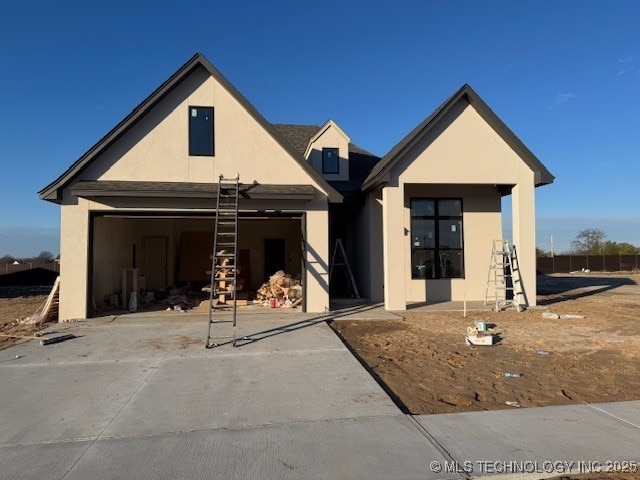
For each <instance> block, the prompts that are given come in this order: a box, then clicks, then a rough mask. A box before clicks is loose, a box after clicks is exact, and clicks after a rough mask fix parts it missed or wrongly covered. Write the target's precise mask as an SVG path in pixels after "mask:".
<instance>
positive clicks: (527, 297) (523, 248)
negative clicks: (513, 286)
mask: <svg viewBox="0 0 640 480" xmlns="http://www.w3.org/2000/svg"><path fill="white" fill-rule="evenodd" d="M511 195H512V197H511V202H512V220H513V244H514V245H515V246H516V249H517V254H518V264H519V266H520V277H521V278H522V289H523V291H524V298H522V296H521V297H520V298H519V299H518V300H519V302H520V303H521V304H524V305H527V306H530V307H534V306H535V305H536V293H537V288H536V212H535V186H534V182H533V179H531V180H525V181H521V182H519V183H518V184H517V185H516V186H514V187H513V188H512V189H511Z"/></svg>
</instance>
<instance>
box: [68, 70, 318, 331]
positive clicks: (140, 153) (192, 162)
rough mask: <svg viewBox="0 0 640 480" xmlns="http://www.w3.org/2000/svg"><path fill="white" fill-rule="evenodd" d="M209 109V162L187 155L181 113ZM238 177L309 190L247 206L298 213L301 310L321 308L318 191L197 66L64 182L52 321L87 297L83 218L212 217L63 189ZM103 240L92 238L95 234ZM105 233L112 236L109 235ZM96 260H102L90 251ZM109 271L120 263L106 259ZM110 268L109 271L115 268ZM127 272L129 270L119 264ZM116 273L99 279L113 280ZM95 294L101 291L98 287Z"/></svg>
mask: <svg viewBox="0 0 640 480" xmlns="http://www.w3.org/2000/svg"><path fill="white" fill-rule="evenodd" d="M190 105H191V106H213V107H214V109H215V113H214V125H215V156H214V157H192V156H189V155H188V127H189V124H188V114H189V112H188V107H189V106H190ZM220 174H222V175H224V176H225V177H235V175H236V174H239V175H240V181H241V182H243V183H252V182H254V181H257V182H258V183H261V184H305V185H313V186H315V187H316V189H317V193H316V195H315V196H314V198H313V199H312V200H311V201H309V202H301V201H289V202H283V201H274V202H266V201H265V202H260V203H257V202H253V204H252V206H251V208H253V209H257V208H261V209H265V208H267V209H281V210H295V211H302V212H306V234H307V236H306V241H307V245H308V249H307V253H306V258H305V260H306V264H307V266H308V268H309V269H310V273H309V274H308V275H307V282H308V284H307V298H306V307H307V310H308V311H310V312H322V311H324V309H325V307H327V306H328V304H329V294H328V282H327V265H328V233H327V232H328V211H327V209H328V201H327V196H326V192H325V191H324V189H325V187H324V186H323V185H320V184H319V183H318V182H317V181H316V180H315V179H314V178H313V177H311V176H310V175H309V174H308V172H307V171H306V170H305V169H304V168H303V167H302V165H301V164H300V163H298V162H297V161H296V159H294V158H293V157H292V156H291V154H289V152H288V151H287V150H285V149H284V148H283V147H282V146H281V145H280V144H279V143H278V142H277V141H276V140H275V139H274V138H273V137H272V136H271V135H270V134H269V133H268V132H267V131H266V130H265V129H264V128H263V127H262V125H261V124H260V123H259V122H258V121H257V120H256V119H255V118H254V117H253V116H252V115H251V114H250V113H249V112H248V111H247V110H245V108H244V107H243V106H242V105H241V104H240V103H239V102H238V101H237V100H236V98H235V97H234V96H232V95H231V94H230V93H229V92H228V91H227V90H226V89H225V88H223V87H222V86H221V85H220V84H218V83H217V81H216V80H214V78H213V77H211V76H210V75H209V74H208V73H207V72H206V71H205V70H204V69H202V68H200V69H197V70H196V71H194V73H192V74H191V75H189V76H188V77H187V78H186V79H185V80H184V81H183V82H182V83H180V84H178V86H177V87H176V88H175V89H174V90H173V92H172V93H170V94H169V95H168V96H166V97H165V98H164V99H163V100H161V101H160V102H159V103H158V104H157V105H156V106H155V107H153V108H152V109H151V110H150V111H148V112H147V113H146V114H145V115H144V116H143V117H141V119H140V120H139V121H138V122H137V123H136V124H135V125H134V126H133V127H131V129H130V130H129V131H127V132H126V133H125V134H124V135H123V136H121V137H120V138H119V139H118V140H117V141H115V142H114V143H113V144H112V145H111V146H110V147H109V148H107V149H106V150H105V151H104V152H103V153H102V154H101V155H100V156H98V157H96V158H95V159H94V160H93V161H92V163H91V164H90V165H89V166H88V167H87V168H86V169H85V170H84V171H83V172H82V173H81V174H80V175H79V177H77V178H76V179H75V180H74V182H72V183H71V184H69V185H68V186H67V187H66V188H65V190H64V193H63V201H62V214H61V259H62V266H61V284H62V285H64V286H63V287H62V291H61V300H60V319H61V320H69V319H74V318H84V317H85V316H86V314H87V306H88V305H90V304H91V299H89V298H87V296H86V292H87V281H88V280H87V279H88V275H89V274H88V270H89V262H88V255H89V254H88V251H89V238H88V237H89V214H90V212H103V211H117V210H119V209H125V210H127V211H149V212H156V211H157V212H167V211H171V212H181V211H187V210H188V211H191V212H197V211H202V212H209V213H211V212H212V209H213V205H212V201H206V200H193V199H191V200H189V199H176V200H168V199H138V198H127V197H124V198H118V199H112V200H108V201H106V200H105V202H104V203H101V202H97V201H90V200H86V199H82V198H75V197H72V196H71V194H70V189H71V188H73V185H74V184H75V182H77V181H79V180H125V181H163V182H167V181H168V182H217V177H218V175H220ZM103 233H104V234H105V235H107V233H105V232H102V233H101V232H98V235H102V234H103ZM111 234H114V233H113V232H112V233H111ZM97 255H98V257H99V258H102V257H100V255H102V254H101V253H100V252H97ZM113 262H114V263H113V267H112V269H116V270H117V269H118V268H120V266H121V265H123V261H121V259H114V260H113ZM116 264H117V265H116ZM126 266H127V267H129V266H130V265H126ZM117 275H118V273H117V272H115V273H111V274H110V279H108V280H105V281H106V282H108V283H109V284H110V285H111V284H113V283H114V282H116V281H117V280H115V279H114V278H115V277H117ZM100 288H101V289H102V290H103V291H104V290H105V289H103V288H102V287H100Z"/></svg>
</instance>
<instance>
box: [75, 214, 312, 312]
mask: <svg viewBox="0 0 640 480" xmlns="http://www.w3.org/2000/svg"><path fill="white" fill-rule="evenodd" d="M303 219H304V214H303V213H297V212H296V213H287V214H267V213H262V214H260V213H257V212H255V213H249V212H245V213H242V214H241V215H240V218H239V223H238V266H239V273H238V299H241V300H247V301H249V302H251V301H252V300H253V299H254V296H255V292H256V291H257V290H258V289H259V288H260V286H261V285H262V284H263V283H264V282H265V281H266V280H268V278H269V277H270V276H271V275H273V274H274V273H275V272H276V271H278V270H283V271H284V272H285V273H287V274H289V275H291V276H292V277H293V278H296V279H299V280H300V281H301V282H302V284H303V288H304V285H305V282H304V273H305V271H304V262H303V258H304V251H303V248H304V243H303V238H304V232H303V225H304V221H303ZM91 220H92V221H91V223H92V225H91V237H92V238H91V243H90V245H91V248H90V252H89V260H90V265H91V268H90V269H89V282H88V283H89V288H90V292H89V293H90V295H89V296H88V298H89V299H90V302H91V304H90V305H88V306H87V312H88V314H89V315H90V316H100V315H101V314H102V313H103V312H106V311H109V310H112V309H115V310H117V309H127V306H128V304H129V300H130V293H131V292H130V291H136V292H137V300H138V303H139V305H140V307H142V308H149V309H162V308H166V307H167V305H165V304H164V303H163V300H165V299H166V298H167V297H168V296H169V295H171V292H172V291H173V292H175V291H176V290H178V291H180V292H181V293H184V292H188V295H189V299H190V301H191V302H192V303H193V304H197V303H198V300H205V299H207V298H208V294H207V293H205V292H202V287H204V286H208V285H209V282H210V276H209V274H208V272H209V271H210V270H211V254H212V251H213V237H214V232H213V228H214V218H213V216H211V215H209V216H205V215H189V214H181V215H176V214H152V215H149V214H139V213H130V214H113V215H111V214H95V215H93V216H92V219H91ZM134 277H135V282H134ZM136 284H137V285H136ZM303 309H304V302H303Z"/></svg>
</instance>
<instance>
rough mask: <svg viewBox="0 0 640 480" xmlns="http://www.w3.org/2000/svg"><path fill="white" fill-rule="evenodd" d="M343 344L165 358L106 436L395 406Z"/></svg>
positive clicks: (360, 413) (371, 412)
mask: <svg viewBox="0 0 640 480" xmlns="http://www.w3.org/2000/svg"><path fill="white" fill-rule="evenodd" d="M354 362H355V360H354V359H353V357H352V356H351V355H350V354H349V352H347V351H346V350H335V351H328V352H313V351H300V352H296V353H288V352H283V353H279V354H274V353H269V354H265V353H263V352H246V353H237V352H233V353H231V354H229V355H226V356H225V355H222V354H219V355H215V356H212V357H211V358H185V359H166V360H165V361H164V362H163V363H162V364H161V365H160V366H159V367H158V369H157V371H156V372H155V373H154V374H153V375H152V376H150V377H149V380H148V381H147V382H146V383H145V385H144V386H143V387H142V388H141V389H140V390H139V391H138V392H137V393H136V395H135V396H134V398H132V400H131V402H130V403H129V405H127V408H126V409H125V410H123V411H122V412H121V413H120V415H118V418H117V419H115V420H114V421H113V423H112V424H111V425H110V426H109V428H107V430H106V431H105V432H104V434H105V435H133V434H151V433H157V432H173V431H179V430H191V429H200V428H221V427H244V426H254V425H267V424H277V423H288V422H297V421H311V420H326V419H336V418H357V417H369V416H378V415H393V414H397V413H398V409H397V407H396V406H395V405H394V404H393V402H392V401H391V400H390V399H389V397H388V396H387V395H386V393H385V392H384V391H383V390H382V389H381V388H380V387H379V386H378V385H377V384H376V383H375V382H373V381H372V379H371V377H370V376H369V375H368V374H367V373H366V372H365V371H364V369H362V368H361V367H360V366H359V365H356V364H354Z"/></svg>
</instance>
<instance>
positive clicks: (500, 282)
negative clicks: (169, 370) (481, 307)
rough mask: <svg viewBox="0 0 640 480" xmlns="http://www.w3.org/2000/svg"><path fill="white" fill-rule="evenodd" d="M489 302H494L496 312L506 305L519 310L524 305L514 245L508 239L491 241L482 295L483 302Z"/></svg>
mask: <svg viewBox="0 0 640 480" xmlns="http://www.w3.org/2000/svg"><path fill="white" fill-rule="evenodd" d="M489 303H495V311H496V312H499V311H500V310H502V309H504V308H508V307H514V308H515V309H516V310H517V311H518V312H521V311H522V310H524V308H525V307H526V302H525V300H524V292H523V289H522V278H521V277H520V266H519V264H518V255H517V254H516V247H515V245H513V246H510V245H509V241H508V240H494V241H493V246H492V248H491V261H490V263H489V274H488V276H487V288H486V290H485V296H484V304H485V305H489Z"/></svg>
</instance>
